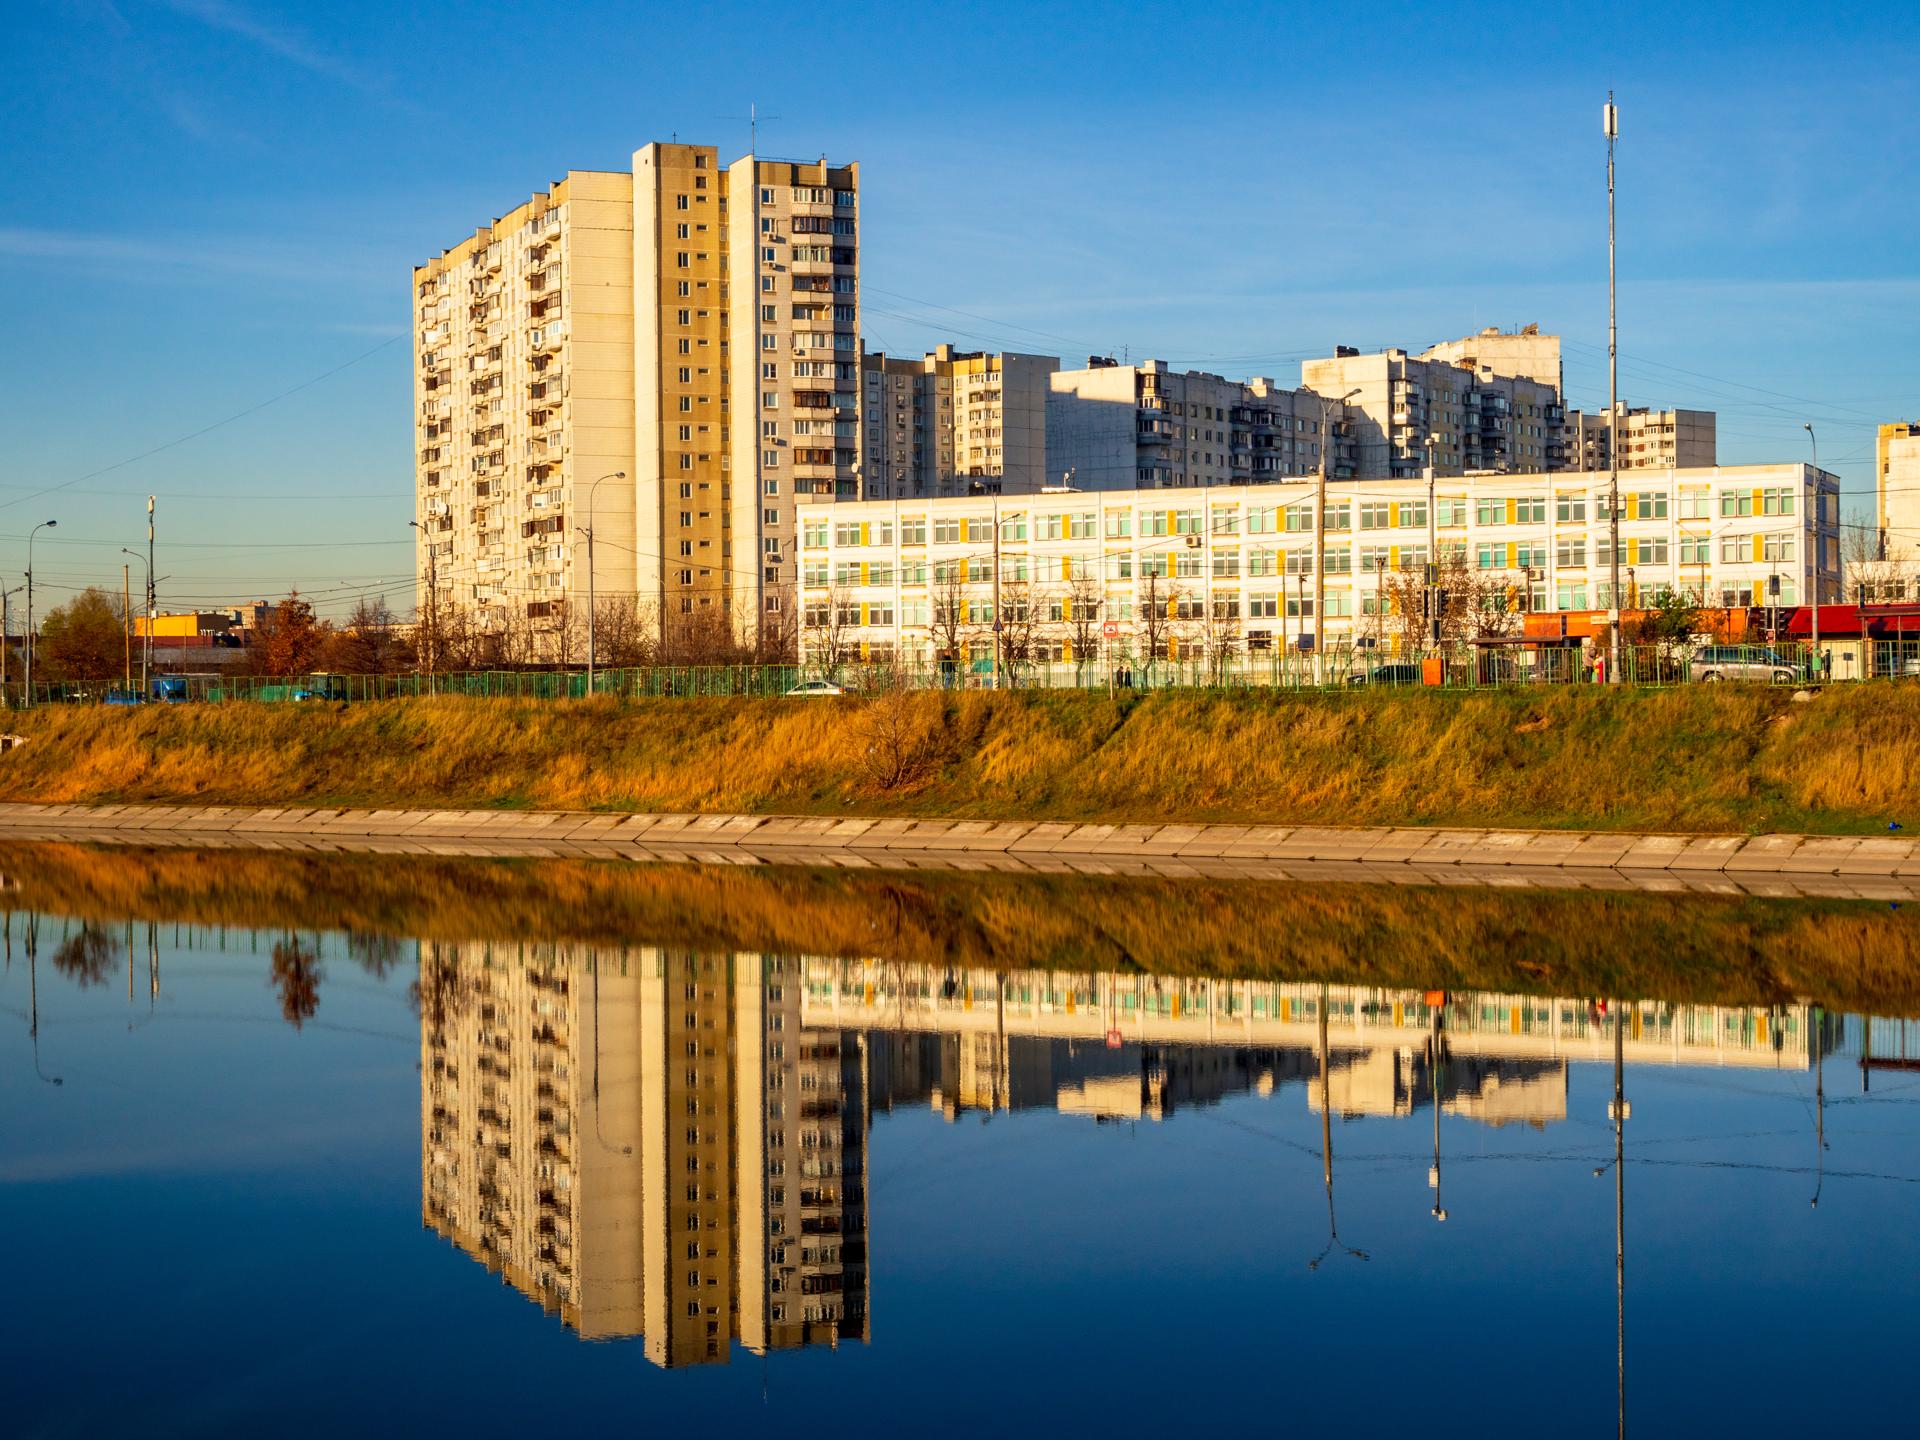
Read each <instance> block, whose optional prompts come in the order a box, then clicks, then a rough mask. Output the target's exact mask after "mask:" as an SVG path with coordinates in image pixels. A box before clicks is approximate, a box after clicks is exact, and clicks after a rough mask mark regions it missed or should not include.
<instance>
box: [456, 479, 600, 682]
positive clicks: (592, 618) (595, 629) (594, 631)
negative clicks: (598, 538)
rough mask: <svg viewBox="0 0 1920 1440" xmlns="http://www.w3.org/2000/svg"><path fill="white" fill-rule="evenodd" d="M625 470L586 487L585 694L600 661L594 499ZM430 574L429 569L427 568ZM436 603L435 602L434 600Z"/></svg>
mask: <svg viewBox="0 0 1920 1440" xmlns="http://www.w3.org/2000/svg"><path fill="white" fill-rule="evenodd" d="M626 478H627V472H626V471H624V470H615V471H612V472H610V473H609V474H606V475H602V476H601V477H600V479H599V480H596V481H594V482H593V484H592V485H590V486H588V487H587V528H586V530H585V531H584V532H583V533H584V534H585V535H586V537H587V694H589V695H591V694H593V673H594V670H595V668H596V667H597V666H598V664H599V661H600V656H599V643H600V631H599V615H598V614H597V613H596V611H597V609H598V607H597V606H595V604H594V600H593V526H594V500H595V498H596V497H597V496H598V495H599V494H600V484H601V481H604V480H624V479H626ZM428 559H429V561H431V559H432V547H431V546H429V547H428ZM429 574H431V570H429ZM436 603H437V602H436Z"/></svg>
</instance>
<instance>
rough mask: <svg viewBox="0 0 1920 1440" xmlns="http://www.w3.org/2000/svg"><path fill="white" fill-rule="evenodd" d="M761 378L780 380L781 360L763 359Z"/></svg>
mask: <svg viewBox="0 0 1920 1440" xmlns="http://www.w3.org/2000/svg"><path fill="white" fill-rule="evenodd" d="M760 378H761V379H762V380H778V379H779V378H780V362H779V361H777V360H762V361H761V362H760Z"/></svg>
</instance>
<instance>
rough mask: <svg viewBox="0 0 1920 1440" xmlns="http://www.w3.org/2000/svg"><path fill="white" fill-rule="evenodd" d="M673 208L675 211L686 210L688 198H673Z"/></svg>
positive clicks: (682, 196) (679, 196) (681, 196)
mask: <svg viewBox="0 0 1920 1440" xmlns="http://www.w3.org/2000/svg"><path fill="white" fill-rule="evenodd" d="M673 208H674V209H676V210H685V209H686V208H687V197H686V196H684V195H676V196H674V197H673Z"/></svg>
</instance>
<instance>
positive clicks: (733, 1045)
mask: <svg viewBox="0 0 1920 1440" xmlns="http://www.w3.org/2000/svg"><path fill="white" fill-rule="evenodd" d="M795 963H796V962H793V961H790V960H779V959H772V958H768V959H764V960H763V959H761V958H760V957H757V956H740V957H726V956H721V957H707V956H689V955H683V954H678V953H673V952H667V951H661V950H654V949H634V950H620V951H608V950H601V951H597V952H588V951H585V950H579V949H574V948H571V947H552V946H544V947H543V946H506V947H491V946H487V945H482V944H472V945H466V946H436V945H430V944H428V945H423V946H422V947H421V971H422V980H423V990H424V991H425V992H426V994H427V999H426V1001H425V1003H424V1004H423V1007H422V1008H423V1012H424V1015H425V1017H426V1018H425V1019H424V1020H423V1022H422V1027H421V1034H422V1038H421V1212H422V1216H423V1218H424V1221H425V1223H426V1225H427V1226H428V1227H429V1228H430V1229H432V1230H434V1231H435V1232H436V1233H438V1234H439V1235H441V1236H443V1237H444V1238H446V1239H448V1240H451V1241H452V1242H454V1243H455V1244H456V1245H458V1246H459V1247H460V1248H461V1249H462V1250H464V1251H465V1252H466V1253H467V1254H468V1255H470V1256H472V1257H473V1258H474V1259H475V1260H478V1261H480V1262H481V1263H482V1264H484V1265H486V1266H487V1267H488V1268H489V1269H490V1270H493V1271H494V1272H495V1273H497V1274H499V1275H500V1276H501V1278H502V1279H503V1280H504V1281H506V1283H508V1284H510V1285H512V1286H513V1287H514V1288H515V1289H517V1290H519V1291H521V1292H522V1293H524V1294H526V1295H527V1296H529V1297H530V1298H532V1299H534V1300H536V1301H537V1302H539V1303H540V1304H541V1305H542V1306H543V1307H544V1308H545V1309H547V1310H548V1311H549V1313H552V1314H555V1315H558V1316H559V1317H561V1318H562V1319H563V1320H564V1321H565V1322H566V1324H568V1325H569V1326H570V1327H572V1328H574V1329H575V1330H577V1331H579V1333H580V1334H582V1335H583V1336H587V1337H589V1338H612V1337H616V1336H644V1337H645V1344H646V1350H647V1355H648V1358H649V1359H651V1360H653V1361H654V1362H655V1363H656V1364H659V1365H663V1366H678V1365H695V1364H703V1363H709V1362H717V1361H724V1360H725V1359H726V1358H727V1354H728V1347H729V1344H730V1342H732V1341H734V1340H738V1341H739V1342H740V1343H741V1344H743V1345H745V1346H746V1347H747V1348H748V1349H749V1350H751V1351H754V1352H756V1353H764V1352H765V1351H768V1350H779V1349H788V1348H793V1347H797V1346H804V1345H812V1344H823V1343H824V1344H836V1343H838V1342H839V1341H840V1340H842V1339H857V1340H864V1339H866V1338H867V1301H868V1288H867V1256H866V1239H867V1224H866V1193H865V1187H866V1175H865V1169H866V1167H865V1155H866V1134H867V1115H866V1082H865V1075H866V1047H865V1042H864V1040H863V1039H862V1038H861V1037H860V1036H858V1035H854V1036H847V1037H843V1036H842V1035H841V1034H840V1033H839V1032H838V1031H821V1030H816V1029H811V1028H808V1027H806V1026H804V1025H803V1024H802V1023H801V1017H800V1005H799V989H798V985H797V983H795V982H797V976H794V977H793V978H792V980H790V979H789V976H788V974H787V973H786V972H787V970H788V968H789V967H792V966H793V965H794V964H795Z"/></svg>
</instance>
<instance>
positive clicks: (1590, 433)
mask: <svg viewBox="0 0 1920 1440" xmlns="http://www.w3.org/2000/svg"><path fill="white" fill-rule="evenodd" d="M1717 427H1718V419H1717V417H1716V416H1715V415H1714V413H1713V411H1711V410H1648V409H1645V408H1641V409H1629V408H1628V407H1627V405H1626V404H1625V403H1624V402H1622V403H1621V405H1620V406H1619V407H1618V408H1617V410H1616V411H1615V413H1614V423H1613V425H1611V426H1609V425H1608V424H1607V412H1606V411H1604V410H1602V411H1600V412H1599V413H1598V414H1593V413H1591V412H1589V411H1583V410H1570V411H1568V412H1567V429H1566V442H1565V443H1566V453H1567V466H1568V468H1570V469H1575V470H1589V471H1594V472H1596V473H1597V472H1599V471H1601V470H1607V469H1609V468H1610V467H1611V464H1612V460H1611V453H1612V446H1613V443H1614V436H1615V434H1616V433H1617V434H1618V436H1619V446H1620V470H1621V473H1622V474H1628V473H1632V472H1636V471H1642V470H1699V469H1705V468H1709V467H1711V466H1713V465H1716V464H1718V463H1719V461H1718V459H1717V458H1716V456H1717V453H1718V446H1717V442H1716V440H1715V431H1716V429H1717Z"/></svg>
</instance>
